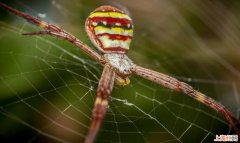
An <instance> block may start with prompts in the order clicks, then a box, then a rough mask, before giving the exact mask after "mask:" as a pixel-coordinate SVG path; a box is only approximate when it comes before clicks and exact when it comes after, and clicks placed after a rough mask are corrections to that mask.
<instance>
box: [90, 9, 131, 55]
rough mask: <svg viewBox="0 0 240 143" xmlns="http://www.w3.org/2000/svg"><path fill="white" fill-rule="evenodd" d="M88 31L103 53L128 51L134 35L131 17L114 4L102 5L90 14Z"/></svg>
mask: <svg viewBox="0 0 240 143" xmlns="http://www.w3.org/2000/svg"><path fill="white" fill-rule="evenodd" d="M86 31H87V33H88V36H89V37H90V40H91V41H92V42H93V44H94V45H95V46H96V47H97V48H98V49H99V50H100V51H101V52H103V53H126V51H128V50H129V46H130V43H131V40H132V36H133V24H132V20H131V18H130V17H129V16H128V15H127V14H125V13H124V12H123V11H121V10H119V9H117V8H115V7H112V6H101V7H99V8H97V9H96V10H95V11H94V12H92V13H91V14H90V16H89V17H88V19H87V21H86Z"/></svg>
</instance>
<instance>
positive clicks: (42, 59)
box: [0, 0, 240, 143]
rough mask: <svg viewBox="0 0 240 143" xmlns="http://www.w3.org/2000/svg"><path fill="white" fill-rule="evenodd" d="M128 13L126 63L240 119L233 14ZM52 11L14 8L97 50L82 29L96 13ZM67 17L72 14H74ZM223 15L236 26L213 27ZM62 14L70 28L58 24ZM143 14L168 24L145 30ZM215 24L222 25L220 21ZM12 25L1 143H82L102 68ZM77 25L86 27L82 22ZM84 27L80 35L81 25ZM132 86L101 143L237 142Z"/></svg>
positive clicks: (207, 113)
mask: <svg viewBox="0 0 240 143" xmlns="http://www.w3.org/2000/svg"><path fill="white" fill-rule="evenodd" d="M100 3H101V2H100ZM103 3H104V2H102V3H101V4H103ZM110 4H111V3H110ZM122 4H125V5H126V6H128V7H129V9H130V11H133V13H132V16H133V19H134V22H135V25H136V29H135V32H136V34H135V37H134V40H133V44H132V45H131V51H130V52H129V53H128V55H129V57H130V58H131V59H132V60H133V61H134V62H135V63H136V64H139V65H141V66H144V67H148V68H151V69H154V70H156V71H159V72H163V73H165V74H168V75H171V76H173V77H176V78H177V79H179V80H182V81H184V82H187V83H189V84H190V85H192V86H193V87H194V88H195V89H197V90H199V91H202V92H203V93H205V94H206V95H207V96H210V97H212V98H214V99H215V100H216V101H218V102H220V103H222V104H223V105H225V106H226V107H228V108H229V109H230V110H231V111H232V112H233V113H237V111H239V109H238V107H239V104H240V100H239V94H238V88H239V83H238V81H239V69H237V68H236V67H235V64H236V63H235V60H236V59H237V57H232V59H231V58H229V56H230V55H231V54H233V55H234V53H233V51H237V50H238V49H236V46H237V45H238V44H239V41H238V40H237V35H238V34H239V33H237V32H238V31H237V30H236V28H237V27H236V23H237V22H239V20H238V19H235V17H236V16H237V13H235V11H234V8H232V9H230V8H229V7H226V6H225V5H224V4H221V3H217V4H216V3H212V2H206V1H204V2H203V1H202V2H201V1H197V2H191V1H186V3H178V2H175V1H172V2H169V1H161V2H159V1H156V0H151V1H149V2H148V5H144V6H146V7H148V6H149V7H150V6H151V5H156V6H159V7H161V6H162V7H166V8H163V9H162V10H161V12H163V13H162V14H161V15H159V13H158V10H152V11H147V13H146V11H145V10H144V8H141V7H140V8H139V7H134V5H133V4H132V3H131V2H129V3H127V2H123V3H122ZM127 4H128V5H127ZM196 4H197V5H196ZM49 5H50V6H49V7H51V8H53V9H54V11H55V12H53V11H48V12H46V13H45V12H38V11H37V10H35V9H33V8H30V6H29V5H27V4H25V3H23V2H18V3H17V4H16V6H18V7H20V8H24V9H25V10H27V11H26V12H28V13H30V14H31V15H34V16H39V17H41V18H43V20H46V21H48V22H52V23H54V24H57V25H60V26H61V27H63V28H64V29H65V30H67V31H69V32H71V33H73V34H74V35H76V36H77V37H78V38H79V39H81V40H82V41H84V42H86V43H87V44H88V45H90V46H91V47H93V46H92V45H91V43H90V42H89V40H87V36H86V33H85V31H84V27H83V26H84V20H85V19H84V18H86V16H87V13H90V11H89V10H91V9H94V8H95V7H96V6H95V5H94V4H88V5H87V4H84V1H81V2H77V1H74V2H73V3H71V4H68V5H67V6H66V5H65V2H58V1H55V0H52V1H51V3H50V4H49ZM139 5H141V3H139V4H138V5H137V6H139ZM206 5H208V6H209V7H206ZM192 6H194V7H192ZM67 8H72V9H71V10H72V12H69V11H68V10H67ZM166 9H168V10H166ZM210 9H211V10H212V12H213V14H212V15H209V17H208V16H206V13H205V12H203V11H208V10H210ZM201 10H202V11H201ZM224 10H225V11H224ZM222 11H224V12H225V13H226V12H227V13H228V17H227V18H226V19H230V20H231V22H232V23H229V22H227V21H228V20H225V21H222V23H224V22H225V23H224V24H222V25H219V27H215V26H216V23H217V22H218V21H219V19H220V18H221V17H222V16H223V12H222ZM56 13H57V14H59V15H56V17H58V16H60V17H62V19H60V20H58V19H57V20H56V19H54V18H55V14H56ZM142 13H146V14H149V15H150V14H153V16H161V17H163V20H159V21H157V20H155V21H153V22H150V21H149V20H147V21H146V19H145V18H144V17H145V16H144V15H143V14H142ZM154 14H155V15H154ZM50 15H51V16H52V15H54V18H53V17H50ZM211 16H214V17H217V18H219V19H217V20H216V21H212V20H211ZM10 17H11V18H12V19H13V20H12V21H10V20H6V19H1V20H0V29H1V33H0V44H1V49H0V63H1V71H0V81H1V82H0V93H1V96H0V118H1V120H0V126H1V129H0V138H1V140H3V141H5V140H6V141H11V140H14V138H15V139H18V140H21V141H23V142H36V141H45V142H52V141H54V142H83V141H84V139H85V137H86V134H87V131H88V128H89V125H90V121H91V118H92V117H91V115H92V109H93V105H94V100H95V98H96V89H97V85H98V81H99V78H100V76H101V72H102V66H101V65H100V64H98V63H97V62H96V61H93V60H92V59H90V58H89V57H88V56H86V55H85V54H84V53H83V52H82V51H80V50H79V49H78V48H76V47H74V46H72V45H71V44H69V43H67V42H65V41H64V40H62V39H56V38H53V37H49V36H41V37H38V36H29V37H27V36H22V35H21V33H23V32H29V31H36V30H39V29H38V28H36V27H35V26H33V25H31V24H29V23H27V22H25V21H24V20H22V19H21V18H18V17H16V16H14V15H10ZM76 17H78V18H79V19H76V20H74V18H76ZM147 17H148V18H149V19H150V20H153V18H152V19H151V16H147ZM189 19H190V20H189ZM192 19H193V20H192ZM78 20H79V21H80V22H81V25H77V22H79V21H78ZM144 20H145V22H144ZM63 21H64V23H63ZM148 22H149V23H148ZM194 22H196V23H194ZM199 22H200V23H201V22H203V25H204V24H205V25H204V26H205V27H201V26H203V25H200V27H201V28H205V29H207V30H210V31H212V32H213V33H211V32H210V35H209V33H208V32H206V31H204V30H200V31H198V30H199V29H197V27H196V25H197V24H199ZM75 24H76V25H75ZM78 24H79V23H78ZM149 24H151V26H149ZM227 26H228V27H227ZM218 28H219V29H221V30H222V31H219V29H218ZM224 30H225V31H224ZM204 32H205V33H204ZM207 36H209V37H207ZM206 37H207V38H206ZM224 52H226V53H224ZM130 79H131V83H130V85H129V86H126V87H119V86H117V85H115V86H114V90H113V93H112V94H111V96H110V103H109V107H108V112H107V114H106V117H105V120H104V121H103V124H102V127H101V130H100V132H99V134H98V137H97V139H96V142H109V143H110V142H121V143H124V142H144V143H145V142H147V143H152V142H189V141H191V139H192V138H194V139H195V141H196V142H209V141H212V140H213V139H214V138H215V135H219V134H235V133H234V132H233V131H232V129H231V127H230V126H229V125H228V123H227V122H226V121H225V120H224V118H223V117H222V116H221V114H219V113H217V112H216V111H214V110H213V109H210V108H209V107H207V106H205V105H203V104H201V103H198V102H197V101H195V100H193V99H192V98H190V97H188V96H186V95H185V94H183V93H176V92H175V91H172V90H169V89H166V88H163V87H161V86H159V85H157V84H155V83H153V82H151V81H147V80H145V79H142V78H139V77H136V76H131V77H130ZM236 115H237V114H236Z"/></svg>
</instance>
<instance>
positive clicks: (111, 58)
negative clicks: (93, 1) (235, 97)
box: [0, 2, 240, 143]
mask: <svg viewBox="0 0 240 143" xmlns="http://www.w3.org/2000/svg"><path fill="white" fill-rule="evenodd" d="M0 6H1V7H3V8H5V9H6V10H8V11H11V12H13V13H15V14H16V15H19V16H21V17H23V18H25V19H26V20H28V21H29V22H31V23H33V24H35V25H37V26H39V27H40V28H42V29H43V31H40V32H31V33H25V34H24V35H51V36H55V37H61V38H63V39H65V40H67V41H69V42H71V43H72V44H74V45H75V46H77V47H79V48H80V49H81V50H82V51H83V52H85V53H87V54H88V55H89V56H90V57H91V58H93V59H95V60H96V61H98V62H100V63H101V64H103V65H104V69H103V73H102V76H101V78H100V80H99V84H98V89H97V97H96V100H95V105H94V110H93V116H92V122H91V125H90V127H89V132H88V135H87V136H86V140H85V143H92V142H93V141H94V139H95V138H96V135H97V133H98V131H99V128H100V126H101V124H102V121H103V119H104V116H105V114H106V111H107V107H108V102H109V96H110V94H111V91H112V88H113V85H114V81H117V83H120V84H121V85H126V84H128V83H129V79H128V76H129V75H130V74H135V75H138V76H141V77H143V78H145V79H148V80H150V81H153V82H156V83H158V84H160V85H162V86H164V87H167V88H169V89H173V90H176V91H182V92H184V93H186V94H187V95H188V96H190V97H192V98H193V99H196V100H197V101H199V102H201V103H203V104H205V105H207V106H209V107H210V108H212V109H214V110H216V111H217V112H219V113H221V114H222V115H223V116H224V117H225V118H226V120H227V121H228V123H229V124H230V125H231V127H232V128H233V129H234V130H235V131H236V133H237V134H238V135H239V137H240V131H239V128H238V127H237V125H240V120H239V119H237V118H236V117H235V116H234V115H233V114H232V113H231V112H230V111H229V110H228V109H227V108H226V107H224V106H223V105H221V104H220V103H218V102H216V101H215V100H213V99H212V98H210V97H207V96H206V95H204V94H202V93H201V92H199V91H197V90H195V89H193V88H192V87H191V86H190V85H188V84H186V83H184V82H181V81H178V80H177V79H175V78H173V77H171V76H168V75H165V74H163V73H159V72H156V71H153V70H150V69H147V68H143V67H140V66H137V65H135V64H133V62H132V61H131V60H130V59H129V58H128V57H127V55H126V52H127V51H128V50H129V46H130V42H131V40H132V36H133V24H132V20H131V18H130V17H129V16H128V15H127V14H125V13H124V12H123V11H121V10H119V9H117V8H114V7H112V6H101V7H99V8H97V9H96V10H95V11H94V12H92V13H91V14H90V16H89V17H88V19H87V21H86V31H87V33H88V36H89V37H90V40H91V41H92V42H93V44H94V45H95V46H96V47H97V48H98V49H99V50H100V51H101V52H102V53H103V54H100V53H98V52H96V51H94V50H93V49H91V48H90V47H89V46H87V45H86V44H84V43H83V42H82V41H81V40H79V39H77V38H76V37H75V36H73V35H71V34H69V33H68V32H66V31H64V30H62V29H61V28H59V27H58V26H56V25H52V24H48V23H46V22H44V21H41V20H39V19H37V18H34V17H32V16H30V15H28V14H26V13H23V12H21V11H18V10H16V9H14V8H12V7H10V6H7V5H5V4H3V3H1V2H0ZM235 123H236V125H235Z"/></svg>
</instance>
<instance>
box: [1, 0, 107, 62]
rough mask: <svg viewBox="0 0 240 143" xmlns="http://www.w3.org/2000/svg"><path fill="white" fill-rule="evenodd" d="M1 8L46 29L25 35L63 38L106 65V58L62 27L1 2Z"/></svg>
mask: <svg viewBox="0 0 240 143" xmlns="http://www.w3.org/2000/svg"><path fill="white" fill-rule="evenodd" d="M0 7H2V8H4V9H6V10H8V11H10V12H12V13H14V14H16V15H18V16H20V17H22V18H24V19H26V20H27V21H28V22H30V23H32V24H34V25H37V26H38V27H40V28H42V29H44V31H40V32H31V33H23V35H50V36H55V37H60V38H63V39H65V40H67V41H69V42H71V43H72V44H74V45H75V46H77V47H79V48H80V49H81V50H82V51H84V52H85V53H86V54H88V55H89V56H90V57H92V58H93V59H95V60H97V61H98V62H100V63H102V64H105V63H106V62H105V60H104V58H103V57H102V56H101V55H100V54H99V53H98V52H96V51H94V50H92V49H91V48H90V47H89V46H87V45H86V44H84V43H83V42H82V41H80V40H79V39H77V38H76V37H75V36H73V35H71V34H69V33H68V32H66V31H64V30H63V29H61V28H60V27H58V26H56V25H53V24H48V23H47V22H44V21H42V20H39V19H37V18H35V17H33V16H31V15H29V14H26V13H24V12H21V11H19V10H16V9H14V8H12V7H10V6H8V5H6V4H4V3H2V2H0Z"/></svg>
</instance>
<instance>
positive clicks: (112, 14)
mask: <svg viewBox="0 0 240 143" xmlns="http://www.w3.org/2000/svg"><path fill="white" fill-rule="evenodd" d="M89 17H90V18H93V17H112V18H125V19H128V20H131V18H130V17H129V16H128V15H126V14H123V13H119V12H94V13H92V14H91V15H90V16H89Z"/></svg>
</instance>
